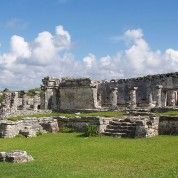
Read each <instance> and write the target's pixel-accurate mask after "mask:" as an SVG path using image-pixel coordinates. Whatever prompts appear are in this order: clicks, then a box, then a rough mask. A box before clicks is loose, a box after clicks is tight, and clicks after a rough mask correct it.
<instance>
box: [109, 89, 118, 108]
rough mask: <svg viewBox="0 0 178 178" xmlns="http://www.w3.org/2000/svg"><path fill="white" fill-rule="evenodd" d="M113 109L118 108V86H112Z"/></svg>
mask: <svg viewBox="0 0 178 178" xmlns="http://www.w3.org/2000/svg"><path fill="white" fill-rule="evenodd" d="M110 103H111V109H117V88H116V87H114V88H110Z"/></svg>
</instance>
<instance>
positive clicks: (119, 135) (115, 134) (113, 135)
mask: <svg viewBox="0 0 178 178" xmlns="http://www.w3.org/2000/svg"><path fill="white" fill-rule="evenodd" d="M103 135H106V136H112V137H119V138H121V137H126V136H127V134H125V133H111V132H104V133H103Z"/></svg>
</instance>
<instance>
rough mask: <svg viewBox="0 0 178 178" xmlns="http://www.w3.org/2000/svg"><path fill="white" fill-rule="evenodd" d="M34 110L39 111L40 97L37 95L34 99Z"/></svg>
mask: <svg viewBox="0 0 178 178" xmlns="http://www.w3.org/2000/svg"><path fill="white" fill-rule="evenodd" d="M33 110H34V111H37V110H38V96H37V95H35V96H34V98H33Z"/></svg>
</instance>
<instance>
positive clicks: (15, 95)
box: [11, 92, 18, 113]
mask: <svg viewBox="0 0 178 178" xmlns="http://www.w3.org/2000/svg"><path fill="white" fill-rule="evenodd" d="M17 107H18V92H13V93H12V94H11V112H12V113H15V112H16V111H17Z"/></svg>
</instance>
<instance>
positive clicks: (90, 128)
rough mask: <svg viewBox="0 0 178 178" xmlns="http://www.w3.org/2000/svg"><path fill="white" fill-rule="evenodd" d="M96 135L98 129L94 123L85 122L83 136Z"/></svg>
mask: <svg viewBox="0 0 178 178" xmlns="http://www.w3.org/2000/svg"><path fill="white" fill-rule="evenodd" d="M97 135H98V129H97V126H96V125H92V124H87V125H86V128H85V133H84V136H85V137H94V136H97Z"/></svg>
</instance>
